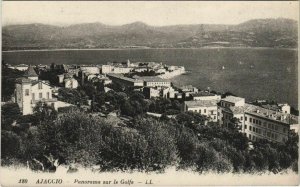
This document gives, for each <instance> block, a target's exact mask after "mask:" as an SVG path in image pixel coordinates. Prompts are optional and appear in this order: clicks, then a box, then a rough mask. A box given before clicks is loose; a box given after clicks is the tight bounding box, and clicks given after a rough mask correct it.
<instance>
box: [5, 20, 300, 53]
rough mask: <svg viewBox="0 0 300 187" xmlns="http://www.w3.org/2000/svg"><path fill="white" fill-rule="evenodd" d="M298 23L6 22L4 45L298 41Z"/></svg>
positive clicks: (205, 44)
mask: <svg viewBox="0 0 300 187" xmlns="http://www.w3.org/2000/svg"><path fill="white" fill-rule="evenodd" d="M297 33H298V23H297V21H295V20H291V19H283V18H279V19H255V20H250V21H247V22H244V23H241V24H238V25H214V24H198V25H174V26H159V27H158V26H150V25H147V24H145V23H142V22H134V23H131V24H126V25H121V26H110V25H105V24H102V23H84V24H76V25H71V26H67V27H59V26H53V25H44V24H26V25H8V26H4V27H3V28H2V49H3V50H19V49H62V48H80V49H89V48H136V47H138V48H143V47H145V48H201V47H275V48H295V47H297V45H298V44H297V40H298V39H297Z"/></svg>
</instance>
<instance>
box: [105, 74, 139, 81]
mask: <svg viewBox="0 0 300 187" xmlns="http://www.w3.org/2000/svg"><path fill="white" fill-rule="evenodd" d="M107 76H110V77H115V78H119V79H123V80H126V81H130V82H143V80H139V79H135V78H129V77H125V76H124V75H122V74H116V73H108V74H107Z"/></svg>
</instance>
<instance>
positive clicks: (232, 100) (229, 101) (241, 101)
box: [220, 95, 245, 107]
mask: <svg viewBox="0 0 300 187" xmlns="http://www.w3.org/2000/svg"><path fill="white" fill-rule="evenodd" d="M220 105H221V106H222V107H230V106H244V105H245V98H241V97H236V96H231V95H230V96H227V97H225V98H224V99H222V100H221V102H220Z"/></svg>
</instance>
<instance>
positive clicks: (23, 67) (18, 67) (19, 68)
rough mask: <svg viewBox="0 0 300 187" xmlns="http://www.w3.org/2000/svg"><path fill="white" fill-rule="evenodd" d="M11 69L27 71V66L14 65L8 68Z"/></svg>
mask: <svg viewBox="0 0 300 187" xmlns="http://www.w3.org/2000/svg"><path fill="white" fill-rule="evenodd" d="M8 67H9V68H11V69H17V70H19V71H26V70H27V69H28V65H27V64H19V65H15V66H8Z"/></svg>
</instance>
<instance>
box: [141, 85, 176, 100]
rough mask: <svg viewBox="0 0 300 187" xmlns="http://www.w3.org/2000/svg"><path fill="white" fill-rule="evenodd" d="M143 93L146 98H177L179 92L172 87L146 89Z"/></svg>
mask: <svg viewBox="0 0 300 187" xmlns="http://www.w3.org/2000/svg"><path fill="white" fill-rule="evenodd" d="M143 93H144V95H145V97H146V98H155V97H163V98H175V93H177V92H176V91H175V90H174V89H173V88H172V87H144V88H143Z"/></svg>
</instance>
